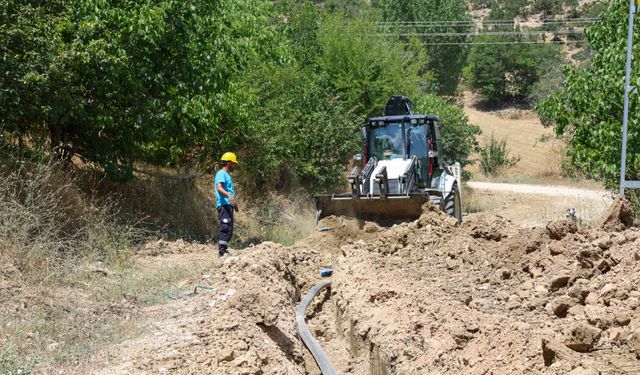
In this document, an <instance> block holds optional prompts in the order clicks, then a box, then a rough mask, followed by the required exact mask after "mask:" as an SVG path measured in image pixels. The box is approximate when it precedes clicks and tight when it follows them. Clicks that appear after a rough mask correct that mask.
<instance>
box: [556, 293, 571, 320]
mask: <svg viewBox="0 0 640 375" xmlns="http://www.w3.org/2000/svg"><path fill="white" fill-rule="evenodd" d="M575 304H576V303H575V302H574V301H573V300H572V299H571V298H569V297H568V296H562V297H560V298H557V299H556V300H555V301H552V302H551V303H550V308H551V312H553V315H555V316H557V317H558V318H565V317H566V316H567V312H568V310H569V308H571V307H572V306H574V305H575Z"/></svg>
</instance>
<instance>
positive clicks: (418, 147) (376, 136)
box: [369, 122, 428, 160]
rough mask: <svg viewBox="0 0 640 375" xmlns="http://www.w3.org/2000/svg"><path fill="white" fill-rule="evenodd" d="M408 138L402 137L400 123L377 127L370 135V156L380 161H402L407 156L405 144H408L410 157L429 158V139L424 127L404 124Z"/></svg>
mask: <svg viewBox="0 0 640 375" xmlns="http://www.w3.org/2000/svg"><path fill="white" fill-rule="evenodd" d="M404 128H405V132H406V138H403V137H402V126H401V124H400V123H390V124H388V125H385V126H380V127H375V128H373V129H372V131H371V133H370V142H369V147H370V148H371V149H370V151H369V155H371V156H375V157H376V158H377V159H378V160H389V159H402V158H404V156H405V149H404V142H405V139H406V140H407V143H408V150H407V151H406V152H407V153H408V154H409V155H410V156H413V155H415V156H417V157H418V159H421V158H424V157H427V155H428V149H427V137H426V134H425V130H426V127H425V126H424V125H412V124H411V123H409V122H406V123H405V124H404Z"/></svg>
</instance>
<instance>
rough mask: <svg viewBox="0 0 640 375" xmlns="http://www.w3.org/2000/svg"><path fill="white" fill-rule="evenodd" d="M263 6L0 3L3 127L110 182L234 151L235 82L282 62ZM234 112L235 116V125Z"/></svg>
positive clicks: (88, 0) (160, 1) (158, 0)
mask: <svg viewBox="0 0 640 375" xmlns="http://www.w3.org/2000/svg"><path fill="white" fill-rule="evenodd" d="M270 8H271V7H270V5H269V3H267V2H255V1H248V0H241V1H228V0H220V1H214V0H208V1H198V2H176V1H170V0H155V1H148V2H137V1H133V0H128V1H119V2H104V1H99V0H84V1H79V2H71V3H70V2H65V1H62V0H54V1H49V2H41V1H36V0H31V1H16V0H2V1H0V24H2V25H3V27H2V28H1V29H0V45H1V46H0V54H1V55H2V57H3V58H2V59H0V69H1V70H2V72H6V73H5V74H2V75H0V87H2V91H0V117H2V127H3V128H5V129H7V130H8V131H9V132H10V133H11V134H14V135H15V136H17V137H18V138H22V137H25V136H29V137H42V136H46V137H48V138H49V141H50V145H51V149H52V150H53V152H54V154H55V155H56V156H57V157H59V158H70V157H71V156H73V155H79V156H81V157H82V158H84V159H85V160H87V161H89V162H94V163H97V164H98V165H100V166H102V167H103V168H105V170H106V171H107V172H109V174H110V175H111V176H112V177H117V178H127V177H130V176H131V170H132V166H133V163H134V162H136V161H146V162H151V163H154V164H162V165H166V164H169V165H171V164H175V163H178V162H185V161H188V160H193V159H195V158H198V157H202V156H203V155H208V154H210V153H211V152H216V153H217V152H219V150H221V149H222V148H226V147H232V146H234V145H237V144H238V142H240V141H241V140H242V136H243V132H242V121H241V118H242V113H241V110H242V106H241V104H240V103H241V98H242V95H243V93H241V92H237V91H236V90H235V88H234V85H233V82H234V80H235V79H236V78H237V77H238V76H239V75H241V74H242V73H243V72H244V71H246V69H247V68H248V67H249V66H250V65H251V62H252V61H256V60H270V59H277V58H278V55H279V53H280V51H279V42H278V37H277V35H276V33H275V26H274V22H273V17H272V16H273V14H272V13H271V10H270ZM239 112H240V113H239Z"/></svg>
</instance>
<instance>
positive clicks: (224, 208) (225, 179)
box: [213, 152, 238, 256]
mask: <svg viewBox="0 0 640 375" xmlns="http://www.w3.org/2000/svg"><path fill="white" fill-rule="evenodd" d="M220 160H221V161H222V169H220V170H219V171H218V173H216V177H215V179H214V180H213V185H214V190H215V193H216V209H217V210H218V218H219V219H220V226H219V236H218V255H219V256H224V255H230V254H229V251H228V250H227V249H228V247H229V242H230V241H231V236H232V235H233V211H238V202H237V201H236V191H235V187H234V185H233V180H232V179H231V172H233V170H234V169H235V168H236V165H237V164H238V159H237V158H236V155H235V154H234V153H233V152H225V153H224V155H222V158H220Z"/></svg>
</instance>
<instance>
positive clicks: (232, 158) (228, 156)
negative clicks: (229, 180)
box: [220, 152, 238, 164]
mask: <svg viewBox="0 0 640 375" xmlns="http://www.w3.org/2000/svg"><path fill="white" fill-rule="evenodd" d="M220 160H222V161H232V162H234V163H236V164H238V159H237V158H236V154H234V153H233V152H225V153H224V154H223V155H222V157H221V158H220Z"/></svg>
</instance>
